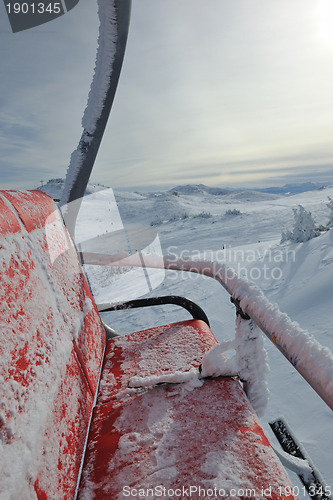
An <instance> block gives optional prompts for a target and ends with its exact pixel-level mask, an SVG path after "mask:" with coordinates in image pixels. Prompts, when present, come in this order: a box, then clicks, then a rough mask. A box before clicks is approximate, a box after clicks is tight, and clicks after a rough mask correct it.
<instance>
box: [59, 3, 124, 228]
mask: <svg viewBox="0 0 333 500" xmlns="http://www.w3.org/2000/svg"><path fill="white" fill-rule="evenodd" d="M130 12H131V0H98V14H99V19H100V28H99V38H98V49H97V56H96V67H95V74H94V78H93V81H92V84H91V89H90V93H89V97H88V103H87V107H86V110H85V113H84V116H83V119H82V126H83V133H82V136H81V139H80V142H79V145H78V147H77V149H76V150H75V151H74V152H73V153H72V156H71V161H70V165H69V167H68V170H67V176H66V180H65V186H64V191H63V195H62V200H61V206H64V205H66V207H64V211H65V213H64V215H65V220H66V225H67V228H68V230H69V232H70V233H71V235H72V236H74V228H75V221H76V217H77V213H78V211H79V208H80V204H81V199H82V197H83V196H84V193H85V190H86V187H87V184H88V181H89V177H90V174H91V171H92V168H93V166H94V162H95V158H96V155H97V152H98V149H99V146H100V143H101V141H102V137H103V134H104V130H105V127H106V124H107V121H108V118H109V114H110V111H111V107H112V103H113V100H114V97H115V93H116V89H117V85H118V80H119V76H120V71H121V67H122V64H123V59H124V53H125V48H126V42H127V36H128V29H129V21H130ZM76 200H77V201H76ZM75 201H76V202H75ZM74 202H75V203H74ZM69 203H70V205H68V204H69Z"/></svg>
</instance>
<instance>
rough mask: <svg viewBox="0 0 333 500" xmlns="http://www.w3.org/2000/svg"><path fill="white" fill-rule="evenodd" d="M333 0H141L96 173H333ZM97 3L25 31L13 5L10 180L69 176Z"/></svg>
mask: <svg viewBox="0 0 333 500" xmlns="http://www.w3.org/2000/svg"><path fill="white" fill-rule="evenodd" d="M332 26H333V2H332V0H206V1H205V2H203V1H202V0H133V8H132V16H131V25H130V34H129V39H128V45H127V51H126V55H125V61H124V66H123V71H122V75H121V79H120V82H119V87H118V91H117V95H116V100H115V103H114V108H113V110H112V112H111V117H110V120H109V124H108V127H107V130H106V133H105V136H104V139H103V142H102V145H101V149H100V153H99V155H98V158H97V161H96V164H95V168H94V172H93V176H92V180H93V181H95V182H100V183H103V184H105V185H108V186H110V187H136V188H138V189H139V188H140V187H143V186H148V185H154V186H156V185H160V186H163V185H164V186H165V187H172V186H175V185H177V184H181V183H204V184H207V185H210V186H243V187H245V186H248V187H252V186H258V187H263V186H268V185H282V184H284V183H287V182H304V181H307V180H317V181H320V182H326V181H328V182H333V169H332V165H333V28H332ZM97 33H98V18H97V2H95V1H94V0H80V2H79V4H78V5H77V6H76V7H75V8H74V9H73V10H71V11H70V12H69V13H67V14H66V15H64V16H62V17H60V18H58V19H56V20H54V21H52V22H50V23H47V24H45V25H43V26H40V27H37V28H34V29H30V30H27V31H24V32H20V33H16V34H13V33H12V32H11V29H10V25H9V21H8V19H7V17H6V12H5V7H4V5H3V3H2V2H1V4H0V60H1V79H0V89H1V93H0V154H1V182H0V188H4V189H5V188H13V187H15V188H18V187H19V188H32V187H34V186H37V185H40V181H41V180H43V181H44V182H46V181H47V180H48V179H50V178H52V177H64V176H65V174H66V171H67V166H68V163H69V158H70V154H71V152H72V151H73V150H74V149H75V148H76V146H77V143H78V140H79V138H80V136H81V131H82V129H81V117H82V114H83V111H84V108H85V105H86V101H87V95H88V92H89V87H90V81H91V79H92V75H93V68H94V62H95V53H96V44H97Z"/></svg>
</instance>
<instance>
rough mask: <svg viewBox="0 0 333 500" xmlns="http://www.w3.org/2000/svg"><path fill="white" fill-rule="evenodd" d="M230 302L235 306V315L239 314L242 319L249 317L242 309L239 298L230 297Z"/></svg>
mask: <svg viewBox="0 0 333 500" xmlns="http://www.w3.org/2000/svg"><path fill="white" fill-rule="evenodd" d="M230 302H232V303H233V304H234V305H235V307H236V315H237V316H240V317H241V318H243V319H251V318H250V316H249V315H248V314H247V313H245V312H244V311H243V309H242V308H241V306H240V300H239V299H235V298H234V297H230Z"/></svg>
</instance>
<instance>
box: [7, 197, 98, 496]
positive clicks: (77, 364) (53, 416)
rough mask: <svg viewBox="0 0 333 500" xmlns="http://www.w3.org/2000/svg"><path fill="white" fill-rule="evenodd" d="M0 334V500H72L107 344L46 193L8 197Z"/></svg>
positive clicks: (84, 284) (79, 271) (74, 257)
mask: <svg viewBox="0 0 333 500" xmlns="http://www.w3.org/2000/svg"><path fill="white" fill-rule="evenodd" d="M0 324H1V330H0V331H1V342H0V368H1V371H0V496H1V497H2V495H5V496H6V498H17V499H21V498H22V499H25V498H35V496H36V494H37V498H40V499H44V498H57V499H60V498H72V497H73V496H74V492H75V488H76V484H77V478H78V474H79V469H80V464H81V459H82V453H83V448H84V443H85V438H86V433H87V428H88V424H89V419H90V414H91V409H92V405H93V400H94V395H95V391H96V388H97V383H98V376H99V370H100V365H101V361H102V355H103V350H104V344H105V334H104V330H103V327H102V324H101V322H100V319H99V315H98V312H97V310H96V307H95V304H94V301H93V299H92V296H91V294H90V291H89V287H88V285H87V282H86V280H85V277H84V275H83V272H82V269H81V266H80V264H79V261H78V258H77V254H76V250H75V248H74V246H73V245H72V243H71V241H70V239H69V237H68V234H67V231H66V229H65V227H64V225H63V223H62V219H61V216H60V214H59V212H58V210H57V207H56V205H55V204H54V202H53V200H51V199H50V198H49V197H47V196H46V195H44V194H43V193H41V192H40V191H34V192H27V191H25V192H12V191H0Z"/></svg>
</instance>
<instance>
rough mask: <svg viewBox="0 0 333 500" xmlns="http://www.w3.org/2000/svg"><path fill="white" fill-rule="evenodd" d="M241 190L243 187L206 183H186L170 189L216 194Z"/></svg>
mask: <svg viewBox="0 0 333 500" xmlns="http://www.w3.org/2000/svg"><path fill="white" fill-rule="evenodd" d="M235 191H241V189H231V188H219V187H209V186H205V185H204V184H184V185H179V186H176V187H175V188H173V189H170V190H169V193H181V194H213V195H215V196H224V195H226V194H230V193H233V192H235Z"/></svg>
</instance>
